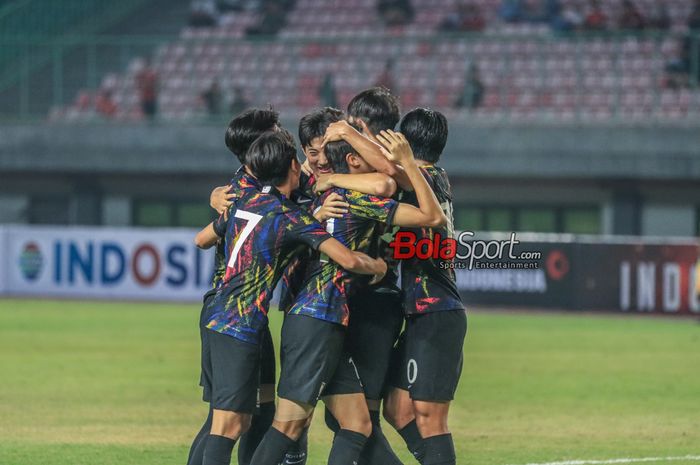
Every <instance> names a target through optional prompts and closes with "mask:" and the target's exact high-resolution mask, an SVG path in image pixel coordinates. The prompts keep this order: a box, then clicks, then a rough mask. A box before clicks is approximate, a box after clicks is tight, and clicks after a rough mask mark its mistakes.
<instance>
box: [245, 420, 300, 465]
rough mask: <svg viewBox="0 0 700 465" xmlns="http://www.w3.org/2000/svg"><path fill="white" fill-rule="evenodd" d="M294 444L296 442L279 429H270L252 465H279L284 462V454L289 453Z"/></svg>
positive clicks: (251, 462)
mask: <svg viewBox="0 0 700 465" xmlns="http://www.w3.org/2000/svg"><path fill="white" fill-rule="evenodd" d="M292 444H294V440H292V439H290V438H288V437H287V436H286V435H285V434H284V433H282V432H280V431H278V430H277V429H275V428H270V429H269V430H267V433H265V437H264V438H263V439H262V441H260V445H259V446H258V449H257V450H256V451H255V454H253V459H252V460H251V461H250V465H277V464H279V463H280V462H282V460H284V454H286V453H287V449H289V448H290V447H291V446H292Z"/></svg>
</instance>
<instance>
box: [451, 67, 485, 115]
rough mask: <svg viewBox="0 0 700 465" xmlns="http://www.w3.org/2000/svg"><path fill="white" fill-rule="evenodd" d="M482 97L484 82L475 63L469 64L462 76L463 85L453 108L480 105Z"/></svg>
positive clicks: (470, 107) (471, 107)
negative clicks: (465, 73)
mask: <svg viewBox="0 0 700 465" xmlns="http://www.w3.org/2000/svg"><path fill="white" fill-rule="evenodd" d="M483 99H484V84H483V83H482V82H481V77H480V76H479V68H478V67H477V66H476V64H473V63H472V64H471V65H470V66H469V69H468V70H467V75H466V76H465V78H464V87H463V89H462V93H461V94H460V96H459V98H458V99H457V101H455V104H454V106H455V108H469V109H472V110H473V109H474V108H478V107H479V106H481V102H482V100H483Z"/></svg>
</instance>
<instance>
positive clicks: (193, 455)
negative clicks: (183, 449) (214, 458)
mask: <svg viewBox="0 0 700 465" xmlns="http://www.w3.org/2000/svg"><path fill="white" fill-rule="evenodd" d="M212 414H213V412H212V409H211V407H210V408H209V415H208V416H207V419H206V420H205V421H204V424H203V425H202V428H201V429H200V430H199V433H197V436H195V438H194V441H192V447H190V455H189V457H187V465H202V461H204V447H205V446H206V444H207V437H209V432H210V431H211V417H212Z"/></svg>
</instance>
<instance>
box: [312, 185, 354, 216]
mask: <svg viewBox="0 0 700 465" xmlns="http://www.w3.org/2000/svg"><path fill="white" fill-rule="evenodd" d="M348 208H350V204H349V203H347V202H345V201H344V200H343V196H342V195H340V194H337V193H335V192H334V193H332V194H330V195H329V196H328V197H327V198H326V200H324V201H323V205H322V206H321V208H319V209H318V210H316V211H315V212H314V218H316V219H317V220H318V221H325V220H327V219H329V218H342V217H343V215H344V214H345V213H347V212H348Z"/></svg>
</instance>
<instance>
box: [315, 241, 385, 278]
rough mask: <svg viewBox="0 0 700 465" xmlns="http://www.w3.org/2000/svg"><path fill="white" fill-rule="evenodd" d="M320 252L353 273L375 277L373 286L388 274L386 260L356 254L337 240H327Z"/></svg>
mask: <svg viewBox="0 0 700 465" xmlns="http://www.w3.org/2000/svg"><path fill="white" fill-rule="evenodd" d="M318 250H319V252H321V253H324V254H326V255H328V257H330V259H331V260H333V261H334V262H336V263H337V264H338V265H340V266H342V267H343V268H345V269H346V270H348V271H350V272H352V273H357V274H367V275H374V277H373V278H372V282H371V283H372V284H374V283H377V282H379V281H381V280H382V278H383V277H384V275H385V274H386V263H385V262H384V260H382V259H381V258H372V257H370V256H368V255H365V254H363V253H362V252H354V251H352V250H350V249H348V248H347V247H345V246H344V245H343V244H341V243H340V242H338V241H337V240H336V239H333V238H330V239H326V240H325V241H323V242H322V243H321V245H320V246H319V248H318Z"/></svg>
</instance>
